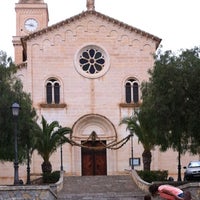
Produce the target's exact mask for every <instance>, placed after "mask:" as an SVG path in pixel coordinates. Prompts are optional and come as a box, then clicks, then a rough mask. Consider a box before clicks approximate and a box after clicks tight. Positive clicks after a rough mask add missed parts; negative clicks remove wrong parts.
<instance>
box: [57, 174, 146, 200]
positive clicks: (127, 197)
mask: <svg viewBox="0 0 200 200" xmlns="http://www.w3.org/2000/svg"><path fill="white" fill-rule="evenodd" d="M144 195H145V193H144V192H142V191H141V190H140V189H139V188H138V187H137V186H136V184H135V183H134V182H133V180H132V178H131V176H130V175H116V176H68V177H64V184H63V189H62V191H60V192H59V193H58V200H67V199H71V200H73V199H74V200H75V199H76V200H91V199H94V200H95V199H98V200H114V199H115V200H142V199H144Z"/></svg>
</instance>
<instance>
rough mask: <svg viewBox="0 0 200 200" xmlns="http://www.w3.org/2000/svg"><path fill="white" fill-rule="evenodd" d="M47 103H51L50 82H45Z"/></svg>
mask: <svg viewBox="0 0 200 200" xmlns="http://www.w3.org/2000/svg"><path fill="white" fill-rule="evenodd" d="M46 95H47V103H48V104H51V103H52V84H51V83H47V94H46Z"/></svg>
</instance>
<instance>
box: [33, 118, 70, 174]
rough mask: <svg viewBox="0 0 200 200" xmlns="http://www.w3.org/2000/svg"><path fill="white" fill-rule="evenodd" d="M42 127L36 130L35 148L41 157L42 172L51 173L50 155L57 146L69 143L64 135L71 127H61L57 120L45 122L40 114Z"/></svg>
mask: <svg viewBox="0 0 200 200" xmlns="http://www.w3.org/2000/svg"><path fill="white" fill-rule="evenodd" d="M41 124H42V128H39V130H38V131H37V132H36V146H35V148H36V150H37V151H38V154H39V155H40V156H41V157H42V158H43V163H42V172H43V173H51V171H52V165H51V163H50V161H49V159H50V156H51V155H52V154H53V153H54V152H55V151H56V149H57V147H58V146H59V145H61V144H64V143H66V142H68V143H70V140H69V138H67V137H66V136H65V135H66V134H70V133H72V129H71V128H68V127H61V126H60V125H59V123H58V122H57V121H53V122H51V123H50V124H48V123H47V121H46V120H45V118H44V117H43V116H42V122H41Z"/></svg>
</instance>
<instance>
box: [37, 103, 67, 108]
mask: <svg viewBox="0 0 200 200" xmlns="http://www.w3.org/2000/svg"><path fill="white" fill-rule="evenodd" d="M40 107H41V108H66V107H67V104H65V103H61V104H46V103H41V104H40Z"/></svg>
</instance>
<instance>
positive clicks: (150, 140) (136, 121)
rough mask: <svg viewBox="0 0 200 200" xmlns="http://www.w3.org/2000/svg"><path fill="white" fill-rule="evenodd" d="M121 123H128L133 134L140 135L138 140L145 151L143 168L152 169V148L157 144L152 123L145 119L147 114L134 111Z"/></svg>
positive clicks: (128, 127)
mask: <svg viewBox="0 0 200 200" xmlns="http://www.w3.org/2000/svg"><path fill="white" fill-rule="evenodd" d="M120 124H126V125H127V129H128V130H129V131H130V133H131V134H133V133H134V134H135V135H136V136H137V137H138V141H139V142H141V143H142V146H143V148H144V151H143V153H142V160H143V170H148V171H150V169H151V157H152V154H151V150H152V149H153V148H154V146H155V140H154V137H153V134H152V131H151V129H150V124H149V122H148V121H147V120H145V116H144V115H142V114H140V112H134V114H133V115H132V116H131V117H125V118H123V119H122V121H121V123H120Z"/></svg>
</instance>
